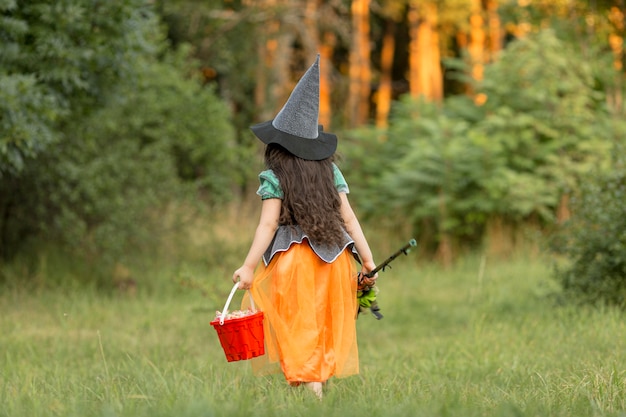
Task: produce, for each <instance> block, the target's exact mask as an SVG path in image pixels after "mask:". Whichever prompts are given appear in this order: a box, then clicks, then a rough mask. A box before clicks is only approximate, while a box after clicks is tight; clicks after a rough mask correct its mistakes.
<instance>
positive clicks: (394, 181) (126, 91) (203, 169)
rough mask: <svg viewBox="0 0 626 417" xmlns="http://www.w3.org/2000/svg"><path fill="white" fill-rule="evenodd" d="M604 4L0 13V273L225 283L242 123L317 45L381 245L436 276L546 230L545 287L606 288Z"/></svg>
mask: <svg viewBox="0 0 626 417" xmlns="http://www.w3.org/2000/svg"><path fill="white" fill-rule="evenodd" d="M625 11H626V6H625V5H624V1H623V0H613V1H611V0H605V1H599V0H598V1H595V2H587V1H582V0H564V1H558V2H555V1H545V0H499V1H497V0H482V1H478V0H454V1H453V0H429V1H425V2H415V1H409V0H378V1H373V0H334V1H317V0H283V1H279V2H269V1H261V0H257V1H253V0H216V1H211V2H206V1H193V0H151V1H147V0H120V1H116V2H107V1H91V0H89V1H87V0H58V1H46V0H31V1H28V2H25V1H18V0H0V39H2V47H1V48H0V258H1V259H2V260H1V261H0V264H1V265H3V268H4V270H5V271H6V270H7V269H6V268H7V266H8V265H13V264H14V263H15V262H16V259H20V260H23V259H26V260H25V261H20V262H24V263H25V264H28V263H29V262H30V263H33V264H35V265H36V264H37V262H40V261H37V260H38V259H41V256H40V254H41V253H42V252H45V251H47V250H49V248H54V251H55V252H56V251H61V252H63V253H66V254H67V255H66V256H68V259H72V260H74V261H76V262H79V263H81V264H84V265H85V266H86V268H88V270H90V271H93V275H94V276H96V277H100V278H98V279H101V280H102V282H103V283H104V285H107V284H106V283H107V282H108V281H107V280H108V279H109V278H108V277H109V276H110V274H111V271H115V270H116V268H117V270H119V265H130V266H133V264H138V265H139V264H141V263H142V262H145V260H146V259H155V258H158V259H167V260H168V261H169V262H173V263H176V262H183V260H184V259H186V258H185V257H187V258H189V257H191V258H193V259H194V260H201V262H202V265H203V267H204V268H207V269H210V268H215V267H217V268H218V269H220V270H221V268H224V270H229V268H230V263H231V258H233V259H238V258H239V257H241V256H243V255H245V254H244V253H243V252H244V251H245V249H243V248H245V246H246V245H247V243H248V241H249V239H250V237H246V236H248V235H250V236H251V230H248V229H249V227H248V226H249V224H250V223H254V221H255V220H256V216H257V213H256V210H255V209H251V208H250V207H249V205H248V202H249V200H251V199H254V189H255V188H256V181H257V180H256V174H257V172H258V171H259V170H260V169H261V168H262V156H261V146H260V143H259V141H257V140H256V139H254V137H253V136H252V134H251V132H250V131H249V129H248V126H249V125H250V124H253V123H256V122H259V121H264V120H268V119H271V118H272V117H273V116H274V115H275V114H276V112H277V111H278V110H279V109H280V107H281V106H282V104H283V103H284V100H285V99H286V97H287V96H288V94H289V93H290V92H291V90H292V88H293V86H294V85H295V83H296V82H297V80H298V79H299V77H300V75H301V74H302V72H303V71H304V70H305V69H306V68H307V67H308V66H309V65H310V63H311V62H312V60H313V59H314V56H315V54H317V53H320V55H321V57H322V76H321V89H322V90H321V103H320V106H321V108H320V123H323V124H324V126H325V129H326V130H330V131H333V132H336V133H337V134H338V135H339V137H340V145H339V152H338V154H339V157H340V158H339V164H340V166H341V168H342V169H343V171H344V174H345V176H346V178H347V179H348V182H349V184H350V187H351V190H352V193H351V199H352V200H353V201H354V206H355V207H356V209H357V211H358V212H359V214H361V216H362V218H363V222H364V225H365V227H366V229H368V230H371V231H372V233H376V235H377V239H376V240H377V241H378V242H379V243H377V244H379V245H380V247H381V248H383V247H384V248H387V246H388V245H391V246H394V245H393V243H387V242H393V241H396V240H398V239H399V238H400V237H402V236H404V237H407V238H408V237H413V236H416V237H417V238H418V240H419V242H420V252H421V255H422V257H423V258H426V259H436V260H438V261H440V262H442V263H444V264H446V265H450V264H451V263H452V262H454V261H455V259H457V258H458V257H459V256H461V255H462V254H464V253H467V252H469V251H485V252H486V253H490V254H494V255H497V256H508V255H510V254H511V253H512V252H514V251H515V250H517V249H519V248H520V247H521V246H522V245H523V244H524V242H526V241H528V236H531V235H532V236H534V237H537V236H539V238H538V239H534V240H533V242H532V243H533V244H534V245H536V246H537V247H541V248H544V246H543V245H544V244H546V243H547V242H548V241H549V238H550V237H551V236H557V237H558V238H557V239H555V240H554V241H555V242H558V245H557V244H555V245H553V248H557V247H558V249H555V254H556V255H557V256H558V257H559V259H561V260H563V259H565V260H567V261H565V262H561V265H560V267H559V271H560V272H559V273H558V277H559V280H560V282H561V283H562V284H563V287H564V288H568V289H571V288H577V289H578V291H579V292H585V291H587V292H589V288H592V287H593V288H595V287H594V285H595V284H593V285H591V284H590V282H594V283H595V282H600V281H602V279H603V278H600V277H605V278H606V279H608V280H609V281H610V282H613V284H615V283H617V282H618V281H619V280H622V281H624V280H626V270H625V269H624V267H623V263H619V262H618V260H619V259H622V260H623V259H624V258H626V249H625V247H626V246H625V245H623V244H622V245H621V246H620V245H619V244H617V243H615V242H619V241H620V239H621V238H622V237H623V236H622V235H623V234H624V233H626V232H625V230H626V226H624V224H623V212H620V210H619V208H621V207H623V204H622V202H623V198H622V197H623V194H620V192H617V191H615V190H621V188H619V187H620V186H619V184H622V185H621V186H622V187H623V172H624V165H623V162H621V161H620V160H619V158H616V157H615V156H616V155H617V154H620V153H621V151H620V149H623V146H624V141H625V139H624V138H625V137H626V121H625V120H626V118H625V117H624V116H626V115H625V112H626V107H625V106H624V104H625V103H624V102H625V99H624V89H625V85H624V77H625V73H624V63H625V61H626V58H625V54H624V47H623V39H624V34H625V28H624V13H625ZM620 181H622V182H620ZM607 190H610V191H607ZM608 229H610V233H609V231H608ZM592 231H593V233H595V232H597V234H595V235H594V236H593V238H591V237H590V236H589V235H587V234H586V233H592ZM611 233H617V234H616V235H615V236H613V235H612V234H611ZM620 233H621V234H620ZM611 236H612V237H611ZM620 236H621V237H620ZM404 237H402V238H401V239H404ZM599 242H602V244H600V243H599ZM622 243H623V242H622ZM603 245H607V246H603ZM46 248H48V249H46ZM607 248H610V255H606V253H608V252H606V251H609V249H607ZM594 254H595V255H594ZM594 256H595V258H594ZM589 259H595V260H596V261H597V262H595V261H594V262H590V261H589ZM600 259H602V260H606V259H611V260H612V261H611V262H613V263H610V262H608V261H606V262H605V261H602V262H600V261H599V260H600ZM140 260H144V261H140ZM616 262H617V263H616ZM232 263H233V267H234V266H236V265H235V263H236V261H235V260H233V261H232ZM216 264H219V265H216ZM609 264H610V265H609ZM583 265H585V266H584V267H583ZM33 268H34V269H36V268H37V267H36V266H34V267H33ZM569 268H571V269H569ZM134 274H135V275H140V274H141V273H139V272H134ZM25 275H28V274H25ZM6 276H7V274H6V273H4V274H0V280H2V279H6ZM607 277H608V278H607ZM92 278H93V277H90V278H86V279H92ZM602 282H603V281H602ZM615 285H617V284H615ZM601 287H602V288H609V290H606V291H605V290H602V291H604V292H602V291H599V292H597V293H601V294H602V295H601V296H599V297H600V299H602V300H610V302H614V303H624V299H623V296H614V297H611V296H607V294H613V295H615V294H617V293H620V291H621V293H623V288H622V289H619V288H621V287H619V288H617V287H615V286H613V287H611V286H608V287H607V285H605V284H602V285H601Z"/></svg>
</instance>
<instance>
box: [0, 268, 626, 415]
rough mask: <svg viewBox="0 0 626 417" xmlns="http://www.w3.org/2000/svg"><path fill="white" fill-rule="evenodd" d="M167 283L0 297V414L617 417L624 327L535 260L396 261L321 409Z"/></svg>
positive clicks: (218, 301)
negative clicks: (230, 344) (574, 298)
mask: <svg viewBox="0 0 626 417" xmlns="http://www.w3.org/2000/svg"><path fill="white" fill-rule="evenodd" d="M175 273H176V272H172V271H167V270H162V271H161V272H160V274H161V276H155V280H161V281H162V282H164V284H162V285H160V286H156V287H155V288H156V290H153V291H142V289H141V288H139V291H138V293H137V294H136V295H135V296H129V295H124V294H102V293H98V292H97V291H93V290H89V289H84V288H82V289H81V288H79V289H76V290H74V291H70V292H69V293H66V292H63V291H61V290H51V289H45V290H35V291H25V290H20V289H15V287H7V288H0V291H2V292H1V294H0V335H1V336H0V416H3V417H4V416H28V417H35V416H77V417H78V416H80V417H88V416H102V417H109V416H111V417H113V416H129V417H130V416H133V417H135V416H137V417H138V416H146V417H147V416H150V417H158V416H177V417H192V416H194V417H195V416H197V417H199V416H259V417H261V416H337V417H339V416H342V417H348V416H360V417H375V416H381V417H382V416H385V417H387V416H459V417H461V416H463V417H469V416H626V324H625V315H624V314H623V313H622V312H620V311H618V310H612V309H605V310H598V309H591V308H580V307H578V308H577V307H573V306H567V305H558V304H557V303H556V302H555V301H554V298H552V297H550V296H549V295H550V294H551V293H552V291H553V290H554V289H555V287H554V284H553V283H552V281H551V279H550V276H549V275H550V269H549V266H548V264H547V262H545V261H544V260H542V259H540V258H537V257H532V256H527V257H518V258H516V259H513V260H509V261H497V262H496V261H491V260H490V259H485V258H483V257H480V256H477V257H469V258H467V259H466V260H464V261H461V262H459V263H458V264H457V265H456V266H455V267H454V268H452V269H450V270H443V269H441V268H439V267H437V266H434V265H423V264H420V263H416V261H415V260H414V259H408V258H402V259H400V260H398V261H397V262H396V264H395V265H394V268H393V269H392V270H388V271H386V272H384V273H382V274H381V278H380V281H379V282H380V285H379V286H380V289H381V293H380V294H379V301H380V304H381V306H382V312H383V314H384V315H385V318H384V319H383V320H381V321H377V320H375V319H374V318H373V317H372V316H371V315H366V316H363V315H362V316H360V317H359V319H358V321H357V327H358V332H359V346H360V363H361V373H360V375H359V376H355V377H350V378H345V379H336V380H332V381H331V383H330V384H329V386H328V387H327V390H326V392H325V398H324V400H323V401H322V402H319V401H317V400H315V399H314V397H313V396H312V395H311V394H310V393H309V392H307V391H305V390H303V389H301V388H290V387H288V386H287V384H286V383H285V382H284V381H283V379H282V378H281V377H280V376H272V377H265V378H260V377H255V376H254V375H252V373H251V371H250V369H249V364H248V363H246V362H234V363H227V362H226V360H225V358H224V355H223V352H222V350H221V347H220V346H219V342H218V338H217V335H216V334H215V331H214V330H213V328H211V327H210V325H209V322H210V321H211V319H212V318H213V315H214V311H215V309H218V308H221V307H222V304H223V302H224V300H225V297H226V295H227V293H228V291H229V289H230V287H231V285H230V281H229V280H228V278H227V277H225V278H219V279H218V278H217V277H214V278H210V279H211V280H212V285H213V287H214V291H213V292H211V293H210V294H209V295H208V296H204V295H202V294H201V293H200V292H199V291H195V290H193V289H189V288H184V287H181V286H179V285H177V284H176V283H175V280H171V279H170V277H169V276H168V275H170V274H175Z"/></svg>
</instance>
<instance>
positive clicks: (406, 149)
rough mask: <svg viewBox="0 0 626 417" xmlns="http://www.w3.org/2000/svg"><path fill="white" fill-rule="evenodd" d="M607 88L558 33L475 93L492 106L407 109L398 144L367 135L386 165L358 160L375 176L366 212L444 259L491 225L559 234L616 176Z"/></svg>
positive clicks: (534, 41) (520, 52)
mask: <svg viewBox="0 0 626 417" xmlns="http://www.w3.org/2000/svg"><path fill="white" fill-rule="evenodd" d="M596 85H597V82H596V79H595V78H594V72H593V71H592V68H591V66H590V64H589V63H588V62H587V61H586V60H585V59H584V57H583V56H582V55H581V54H580V53H578V52H577V51H576V50H575V49H574V48H571V47H569V46H568V45H567V44H566V43H564V42H562V41H561V40H559V39H558V38H557V37H556V36H555V35H554V33H553V32H550V31H544V32H541V33H539V34H537V35H535V36H530V37H528V38H525V39H522V40H518V41H516V42H514V43H513V44H511V45H510V46H509V47H508V48H507V49H506V50H505V51H503V52H502V54H501V56H500V58H499V59H498V61H496V62H495V63H493V64H491V65H489V66H488V67H487V68H486V71H485V81H484V82H483V83H482V84H481V85H477V86H476V87H475V88H476V92H477V94H479V97H482V101H480V100H479V101H477V102H474V101H472V100H470V99H469V98H467V97H462V96H459V97H452V98H448V99H447V100H446V101H445V102H444V103H443V105H442V106H436V105H432V104H428V103H421V104H420V103H419V102H417V101H415V100H404V101H402V102H400V103H398V104H397V105H396V107H395V108H394V111H393V116H392V120H391V124H390V127H389V129H388V130H387V131H386V132H382V133H381V132H380V131H378V130H372V131H370V132H369V133H368V131H367V130H362V131H360V135H361V136H362V137H365V138H366V139H365V143H367V144H366V145H365V146H373V147H374V150H373V151H372V150H370V151H369V152H370V153H371V154H374V155H379V156H380V158H381V159H380V160H379V161H378V162H379V163H378V164H376V167H375V168H374V167H373V165H369V166H367V165H365V166H363V165H362V163H361V162H360V161H359V160H358V158H359V156H360V155H359V154H358V151H356V150H354V151H352V150H351V149H352V148H350V147H348V148H347V153H348V157H347V159H348V163H349V165H350V167H351V168H352V167H355V168H356V169H357V170H364V172H363V173H362V174H361V171H357V174H355V176H356V177H363V178H368V183H367V184H365V185H367V186H368V187H371V188H370V189H376V190H377V193H376V195H377V197H376V198H375V202H371V201H370V202H369V205H368V202H367V201H363V202H361V201H359V205H361V204H362V205H364V206H365V207H369V208H371V211H370V213H371V215H373V216H374V217H378V218H382V217H387V216H389V214H390V213H392V214H393V215H392V218H394V219H402V220H400V221H403V222H405V224H410V225H411V226H412V227H413V230H414V233H415V234H417V235H420V236H422V237H424V238H426V239H427V241H426V242H424V243H426V244H427V245H428V244H429V241H428V240H430V246H432V247H433V248H435V247H437V246H438V245H441V244H442V243H443V241H444V240H445V239H452V241H451V242H449V243H447V244H450V245H452V246H454V245H455V243H457V244H458V243H465V244H466V243H480V242H481V241H482V239H481V238H482V237H483V233H484V227H485V225H486V222H487V221H488V220H489V219H490V218H501V219H504V220H505V221H507V222H509V223H511V224H520V223H521V222H524V221H527V220H528V219H530V218H533V219H535V220H539V221H541V222H543V224H544V225H550V224H552V223H553V221H554V213H555V211H556V208H557V206H558V204H559V199H560V196H561V195H562V194H563V193H568V192H571V191H572V190H575V189H576V187H577V186H578V184H579V182H580V180H581V179H582V178H583V177H584V175H585V173H586V172H588V170H589V169H591V168H592V167H602V166H606V165H607V164H608V161H609V157H610V152H611V150H612V146H613V142H614V141H616V140H619V139H618V138H620V137H621V134H620V131H619V127H617V126H616V124H615V123H614V119H613V118H612V115H611V114H610V112H608V111H607V109H606V106H605V104H604V92H603V91H601V90H598V89H597V88H596ZM485 100H486V101H485ZM382 134H384V137H386V138H388V139H387V141H388V142H389V143H387V142H382V143H380V142H378V139H377V138H379V137H381V135H382ZM355 146H361V143H359V144H355ZM391 148H393V149H394V150H390V149H391ZM382 161H385V162H384V163H381V162H382ZM358 185H359V183H358V182H357V186H358ZM370 197H371V196H368V197H367V199H370ZM440 249H441V248H440Z"/></svg>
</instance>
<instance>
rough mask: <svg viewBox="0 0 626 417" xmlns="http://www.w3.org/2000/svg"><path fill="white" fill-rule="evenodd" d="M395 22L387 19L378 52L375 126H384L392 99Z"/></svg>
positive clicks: (386, 122) (385, 125)
mask: <svg viewBox="0 0 626 417" xmlns="http://www.w3.org/2000/svg"><path fill="white" fill-rule="evenodd" d="M395 28H396V24H395V22H394V21H393V19H387V22H386V24H385V34H384V37H383V47H382V51H381V54H380V63H381V75H380V83H379V85H378V94H377V96H376V126H377V127H381V128H385V127H387V124H388V121H389V111H390V109H391V100H392V93H393V89H392V81H393V80H392V75H391V71H392V69H393V56H394V53H395V50H396V38H395V32H396V31H395Z"/></svg>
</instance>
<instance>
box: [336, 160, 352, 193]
mask: <svg viewBox="0 0 626 417" xmlns="http://www.w3.org/2000/svg"><path fill="white" fill-rule="evenodd" d="M333 172H334V174H335V187H336V188H337V191H339V192H340V193H346V194H348V193H350V189H349V188H348V183H347V182H346V179H345V178H344V177H343V174H342V173H341V171H340V170H339V167H337V165H335V164H333Z"/></svg>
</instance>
